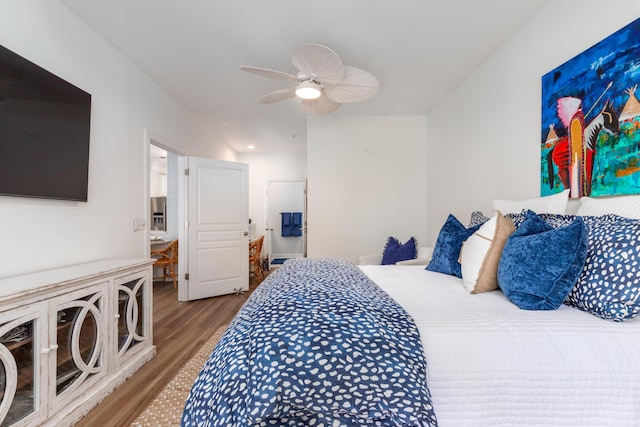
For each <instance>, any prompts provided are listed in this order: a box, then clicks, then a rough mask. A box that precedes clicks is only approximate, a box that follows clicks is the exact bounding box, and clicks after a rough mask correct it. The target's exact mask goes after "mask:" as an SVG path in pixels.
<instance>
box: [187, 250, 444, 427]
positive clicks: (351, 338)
mask: <svg viewBox="0 0 640 427" xmlns="http://www.w3.org/2000/svg"><path fill="white" fill-rule="evenodd" d="M425 370H426V362H425V358H424V352H423V349H422V345H421V343H420V336H419V332H418V329H417V327H416V325H415V323H414V322H413V319H412V318H411V317H410V316H409V315H408V314H407V312H405V310H404V309H403V308H402V307H400V306H399V305H398V304H397V303H396V302H395V301H394V300H393V299H392V298H391V297H389V296H388V295H387V294H386V293H385V292H384V291H382V290H381V289H380V288H379V287H378V286H377V285H376V284H375V283H373V282H372V281H371V280H370V279H369V278H368V277H367V276H366V275H364V274H363V273H362V272H361V271H360V269H358V268H357V267H356V266H354V265H353V264H351V263H348V262H345V261H339V260H329V259H315V260H313V259H301V260H290V261H287V262H285V264H284V265H283V266H282V267H281V268H279V269H278V270H277V271H276V272H274V273H273V274H271V275H270V276H269V277H268V278H267V279H266V280H265V281H264V282H263V283H262V284H261V285H260V286H259V287H258V288H257V289H256V290H255V291H254V292H253V294H252V295H251V297H250V298H249V299H248V300H247V302H246V303H245V305H244V306H243V307H242V309H241V310H240V311H239V312H238V314H237V315H236V317H235V318H234V320H233V322H232V323H231V325H230V326H229V328H228V330H227V331H226V332H225V334H224V335H223V337H222V338H221V340H220V342H219V344H218V345H217V347H216V348H215V350H214V352H213V353H212V355H211V356H210V357H209V359H208V360H207V362H206V363H205V365H204V367H203V368H202V371H201V372H200V374H199V376H198V379H197V380H196V382H195V384H194V385H193V388H192V389H191V393H190V395H189V398H188V399H187V402H186V405H185V409H184V413H183V416H182V425H183V426H200V427H205V426H210V427H213V426H220V427H244V426H272V425H275V426H318V427H322V426H331V427H333V426H436V425H437V421H436V416H435V413H434V410H433V406H432V404H431V398H430V395H429V390H428V388H427V382H426V373H425Z"/></svg>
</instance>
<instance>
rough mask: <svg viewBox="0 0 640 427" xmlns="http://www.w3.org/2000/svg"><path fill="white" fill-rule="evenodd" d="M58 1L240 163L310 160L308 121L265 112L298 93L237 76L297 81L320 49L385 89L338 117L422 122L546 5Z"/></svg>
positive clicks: (501, 1)
mask: <svg viewBox="0 0 640 427" xmlns="http://www.w3.org/2000/svg"><path fill="white" fill-rule="evenodd" d="M61 1H62V2H63V3H64V4H66V5H67V6H68V7H69V8H70V9H72V10H73V11H74V12H75V13H76V14H77V15H79V16H80V18H81V19H83V20H84V21H85V22H87V24H88V25H89V26H91V27H92V28H93V29H95V31H96V32H97V33H99V34H100V35H102V37H104V38H105V39H106V40H107V41H109V42H110V43H111V44H112V45H113V46H115V47H116V49H118V50H119V51H120V52H122V53H123V54H124V55H125V56H126V57H128V58H129V59H130V60H131V61H132V62H133V63H135V64H136V65H137V66H138V67H139V68H140V69H142V70H143V71H144V72H145V73H146V74H147V75H148V76H149V77H150V78H151V79H153V80H154V81H155V82H157V84H158V85H159V86H161V87H162V88H164V89H165V90H166V91H167V92H168V93H170V94H171V95H172V96H173V97H174V98H175V99H177V100H178V101H179V102H180V103H181V104H182V105H184V106H185V107H186V108H187V109H189V110H190V111H192V112H193V113H194V114H196V115H197V116H199V117H202V118H204V119H206V120H207V122H208V123H210V126H211V129H213V131H214V132H215V133H216V134H218V135H219V136H220V137H221V138H222V139H224V140H225V141H226V142H227V143H228V144H229V145H230V146H231V147H233V148H234V149H235V150H236V151H238V152H247V151H256V152H282V151H306V117H307V114H306V113H305V112H304V111H303V110H302V108H301V107H300V105H298V100H297V99H289V100H286V101H282V102H279V103H275V104H261V103H259V100H260V98H261V97H262V96H263V95H265V94H267V93H269V92H271V91H274V90H278V89H284V88H288V87H290V85H291V84H292V83H290V82H286V81H281V80H273V79H269V78H265V77H261V76H257V75H254V74H249V73H246V72H243V71H241V70H239V69H238V66H240V65H249V66H255V67H261V68H269V69H274V70H278V71H283V72H286V73H290V74H296V72H297V70H296V69H295V68H294V67H293V65H292V63H291V54H292V53H293V51H294V50H295V49H296V48H298V47H300V46H302V45H304V44H308V43H319V44H323V45H325V46H328V47H330V48H331V49H332V50H334V51H335V52H336V53H337V54H338V56H339V57H340V58H341V59H342V62H343V63H344V64H345V65H351V66H355V67H358V68H362V69H364V70H366V71H368V72H370V73H371V74H373V75H374V76H376V77H377V79H378V80H379V81H380V89H379V92H378V93H377V94H376V95H375V96H374V97H372V98H370V99H368V100H366V101H363V102H360V103H356V104H344V105H342V107H341V108H340V109H338V111H336V112H334V113H332V114H334V115H339V114H426V113H427V112H428V111H429V109H430V108H432V107H433V106H434V105H435V104H437V103H438V101H439V100H441V99H442V98H443V97H444V96H445V94H446V93H447V92H449V91H450V90H452V89H453V88H454V87H455V86H456V85H457V84H458V83H459V82H460V81H461V80H463V79H464V78H465V76H467V75H468V74H469V73H470V72H471V71H472V70H473V69H474V68H475V67H476V66H478V65H479V64H480V63H481V62H482V61H483V59H484V58H486V57H487V56H488V55H490V54H491V52H492V51H494V50H495V49H496V48H497V47H498V46H499V45H500V44H501V43H502V42H503V41H504V40H506V39H507V38H508V37H509V36H510V35H511V34H512V33H513V32H514V31H515V30H516V29H517V28H518V27H519V26H521V25H522V24H523V23H524V22H525V21H527V20H528V19H529V18H530V17H531V16H532V15H533V14H534V13H535V12H536V11H537V10H538V9H539V8H540V7H541V6H542V5H543V4H544V3H545V2H546V0H518V1H513V0H398V1H381V0H378V1H376V2H374V1H372V0H323V1H320V2H310V1H304V0H272V1H267V0H235V1H231V0H208V1H206V0H179V1H178V0H176V1H158V0H133V1H132V0H109V1H104V0H61ZM249 145H254V146H255V147H256V148H255V149H254V150H250V149H248V148H247V147H248V146H249Z"/></svg>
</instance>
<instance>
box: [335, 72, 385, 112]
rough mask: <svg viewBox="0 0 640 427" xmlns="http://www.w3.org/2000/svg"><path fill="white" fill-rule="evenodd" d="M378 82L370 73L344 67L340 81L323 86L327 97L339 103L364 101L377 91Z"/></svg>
mask: <svg viewBox="0 0 640 427" xmlns="http://www.w3.org/2000/svg"><path fill="white" fill-rule="evenodd" d="M379 86H380V82H378V79H376V78H375V77H374V76H373V75H372V74H370V73H368V72H366V71H364V70H361V69H360V68H356V67H348V66H345V67H344V77H343V78H342V81H341V82H340V83H338V84H336V85H333V86H325V88H324V92H325V93H326V94H327V98H329V99H331V100H332V101H335V102H339V103H341V104H347V103H351V102H360V101H364V100H365V99H367V98H370V97H372V96H373V95H375V94H376V93H378V87H379Z"/></svg>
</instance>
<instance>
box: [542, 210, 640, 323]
mask: <svg viewBox="0 0 640 427" xmlns="http://www.w3.org/2000/svg"><path fill="white" fill-rule="evenodd" d="M540 216H541V217H543V218H544V219H545V220H546V221H547V222H548V223H549V224H551V225H552V226H554V227H558V226H562V225H566V224H568V223H569V222H571V221H572V220H573V219H575V218H576V217H575V216H573V215H545V214H542V215H540ZM582 218H583V220H584V222H585V225H586V226H587V230H588V241H589V245H588V249H587V259H586V262H585V265H584V267H583V269H582V272H581V274H580V277H579V278H578V283H576V285H575V286H574V287H573V289H572V290H571V292H570V293H569V296H568V297H567V299H566V300H565V304H567V305H571V306H574V307H577V308H579V309H581V310H584V311H587V312H589V313H592V314H594V315H596V316H598V317H601V318H603V319H608V320H613V321H618V322H619V321H622V320H626V319H631V318H633V317H635V316H636V315H637V314H638V313H639V312H640V220H635V219H629V218H623V217H620V216H617V215H603V216H584V217H582Z"/></svg>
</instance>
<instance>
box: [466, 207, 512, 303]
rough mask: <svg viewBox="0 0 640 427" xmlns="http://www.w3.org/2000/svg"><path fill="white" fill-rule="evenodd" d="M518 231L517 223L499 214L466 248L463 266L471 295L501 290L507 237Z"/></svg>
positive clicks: (469, 239) (469, 240) (473, 236)
mask: <svg viewBox="0 0 640 427" xmlns="http://www.w3.org/2000/svg"><path fill="white" fill-rule="evenodd" d="M514 231H516V228H515V227H514V225H513V222H512V221H511V220H510V219H509V218H505V217H504V216H503V215H502V213H500V212H497V213H496V215H494V216H493V217H492V218H491V219H489V221H487V222H485V223H484V224H482V226H481V227H480V228H479V229H478V231H476V232H475V233H473V234H472V235H471V236H470V237H469V238H468V239H467V240H466V241H465V242H464V244H463V245H462V250H461V251H460V267H461V270H462V283H463V284H464V287H465V289H466V290H467V292H469V293H471V294H478V293H481V292H487V291H493V290H495V289H498V264H499V262H500V255H501V254H502V249H503V248H504V244H505V243H506V241H507V238H508V237H509V236H510V235H511V233H513V232H514Z"/></svg>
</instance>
